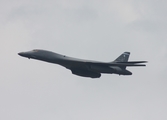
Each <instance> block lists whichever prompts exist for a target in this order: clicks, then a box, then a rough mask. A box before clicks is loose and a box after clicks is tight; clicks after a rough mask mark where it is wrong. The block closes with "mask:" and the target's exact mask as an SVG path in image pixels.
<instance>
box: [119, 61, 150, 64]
mask: <svg viewBox="0 0 167 120" xmlns="http://www.w3.org/2000/svg"><path fill="white" fill-rule="evenodd" d="M147 62H148V61H128V62H116V63H130V64H137V63H147Z"/></svg>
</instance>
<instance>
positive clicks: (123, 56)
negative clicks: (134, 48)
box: [114, 52, 130, 62]
mask: <svg viewBox="0 0 167 120" xmlns="http://www.w3.org/2000/svg"><path fill="white" fill-rule="evenodd" d="M129 55H130V52H124V53H122V54H121V55H120V56H119V57H118V58H117V59H115V60H114V62H127V61H128V59H129Z"/></svg>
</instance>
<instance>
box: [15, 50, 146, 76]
mask: <svg viewBox="0 0 167 120" xmlns="http://www.w3.org/2000/svg"><path fill="white" fill-rule="evenodd" d="M18 54H19V55H20V56H23V57H27V58H29V59H30V58H32V59H37V60H42V61H45V62H50V63H55V64H59V65H61V66H64V67H66V68H67V69H70V70H71V71H72V73H73V74H75V75H79V76H83V77H91V78H99V77H101V73H109V74H112V73H115V74H119V75H132V73H131V72H130V71H128V70H126V67H127V66H145V65H144V64H138V63H145V62H146V61H131V62H128V59H129V55H130V52H124V53H123V54H121V55H120V56H119V57H118V58H117V59H116V60H114V61H113V62H97V61H90V60H82V59H76V58H72V57H68V56H65V55H60V54H57V53H54V52H50V51H46V50H39V49H35V50H32V51H29V52H20V53H18Z"/></svg>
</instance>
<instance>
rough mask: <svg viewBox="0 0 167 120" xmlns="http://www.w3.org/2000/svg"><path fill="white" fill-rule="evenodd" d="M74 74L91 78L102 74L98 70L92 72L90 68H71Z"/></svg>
mask: <svg viewBox="0 0 167 120" xmlns="http://www.w3.org/2000/svg"><path fill="white" fill-rule="evenodd" d="M71 72H72V74H75V75H78V76H82V77H91V78H100V77H101V74H100V73H97V72H92V71H88V70H83V69H72V70H71Z"/></svg>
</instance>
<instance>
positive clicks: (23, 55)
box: [18, 52, 30, 58]
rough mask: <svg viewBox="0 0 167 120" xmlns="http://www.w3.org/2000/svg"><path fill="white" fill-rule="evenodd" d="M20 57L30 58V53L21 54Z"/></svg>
mask: <svg viewBox="0 0 167 120" xmlns="http://www.w3.org/2000/svg"><path fill="white" fill-rule="evenodd" d="M18 55H20V56H22V57H27V58H30V55H29V52H20V53H18Z"/></svg>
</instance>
